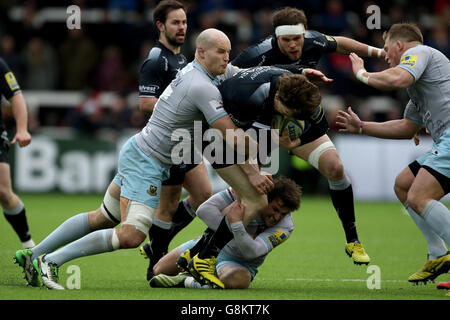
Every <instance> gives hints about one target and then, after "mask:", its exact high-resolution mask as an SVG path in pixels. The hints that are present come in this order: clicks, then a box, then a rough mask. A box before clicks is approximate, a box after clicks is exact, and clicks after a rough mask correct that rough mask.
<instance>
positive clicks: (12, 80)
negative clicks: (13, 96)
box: [5, 72, 20, 91]
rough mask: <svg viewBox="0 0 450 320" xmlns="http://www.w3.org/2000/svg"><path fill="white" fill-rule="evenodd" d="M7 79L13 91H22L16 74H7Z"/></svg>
mask: <svg viewBox="0 0 450 320" xmlns="http://www.w3.org/2000/svg"><path fill="white" fill-rule="evenodd" d="M5 79H6V82H7V83H8V86H9V88H10V89H11V91H14V90H18V89H20V87H19V84H18V83H17V80H16V77H14V74H13V73H12V72H8V73H5Z"/></svg>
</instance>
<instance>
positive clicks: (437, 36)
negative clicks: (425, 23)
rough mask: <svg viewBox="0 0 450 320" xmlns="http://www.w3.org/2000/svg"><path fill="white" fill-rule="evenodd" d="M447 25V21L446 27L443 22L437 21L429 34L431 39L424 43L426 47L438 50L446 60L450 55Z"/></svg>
mask: <svg viewBox="0 0 450 320" xmlns="http://www.w3.org/2000/svg"><path fill="white" fill-rule="evenodd" d="M448 23H449V22H448V21H447V25H446V24H445V22H444V21H438V22H437V23H436V24H435V26H434V28H433V30H432V32H431V37H429V38H428V39H426V41H425V44H426V45H429V46H430V47H433V48H436V49H438V50H439V51H441V52H442V53H443V54H445V55H446V56H447V58H448V57H449V54H450V41H449V33H448V28H449V25H448Z"/></svg>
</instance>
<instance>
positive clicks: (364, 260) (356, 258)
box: [345, 242, 370, 265]
mask: <svg viewBox="0 0 450 320" xmlns="http://www.w3.org/2000/svg"><path fill="white" fill-rule="evenodd" d="M345 253H346V254H347V255H348V256H349V257H350V258H352V259H353V263H354V264H358V265H361V264H365V265H367V264H369V262H370V257H369V256H368V255H367V253H366V251H365V250H364V247H363V245H362V244H361V243H359V242H350V243H347V244H345Z"/></svg>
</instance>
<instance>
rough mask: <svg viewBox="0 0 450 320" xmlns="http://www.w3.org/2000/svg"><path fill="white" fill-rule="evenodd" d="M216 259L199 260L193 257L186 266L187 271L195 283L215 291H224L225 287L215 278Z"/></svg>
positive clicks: (196, 256)
mask: <svg viewBox="0 0 450 320" xmlns="http://www.w3.org/2000/svg"><path fill="white" fill-rule="evenodd" d="M216 264H217V258H216V257H211V258H207V259H200V258H199V257H198V254H197V255H195V256H194V257H193V258H192V259H191V261H189V264H188V271H189V273H190V274H191V276H192V277H194V279H195V280H197V282H199V283H200V284H202V285H205V284H207V285H209V286H210V287H212V288H215V289H225V285H224V284H223V282H222V281H220V279H219V278H217V276H216Z"/></svg>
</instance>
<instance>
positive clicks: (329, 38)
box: [324, 34, 336, 41]
mask: <svg viewBox="0 0 450 320" xmlns="http://www.w3.org/2000/svg"><path fill="white" fill-rule="evenodd" d="M324 36H325V38H327V40H328V41H336V40H334V38H333V37H330V36H327V35H326V34H324Z"/></svg>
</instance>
